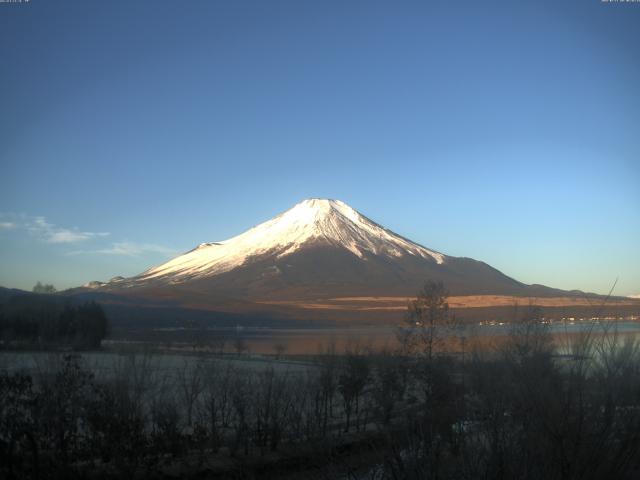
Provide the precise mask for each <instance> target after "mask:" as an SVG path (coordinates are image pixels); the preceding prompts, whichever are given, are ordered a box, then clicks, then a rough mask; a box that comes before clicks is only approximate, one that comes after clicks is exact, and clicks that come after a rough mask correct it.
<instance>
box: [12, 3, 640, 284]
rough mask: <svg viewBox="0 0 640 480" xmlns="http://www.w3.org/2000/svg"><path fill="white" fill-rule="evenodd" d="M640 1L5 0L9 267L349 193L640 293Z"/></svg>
mask: <svg viewBox="0 0 640 480" xmlns="http://www.w3.org/2000/svg"><path fill="white" fill-rule="evenodd" d="M461 7H462V8H461ZM633 7H637V5H623V4H620V5H618V4H615V3H608V2H599V1H598V2H592V3H585V2H579V1H569V2H563V3H562V4H558V3H557V2H552V1H540V2H535V3H531V4H526V5H521V4H517V5H516V4H513V2H506V1H488V2H483V3H482V4H481V5H480V4H477V2H471V1H468V2H462V3H460V2H458V3H456V5H455V6H454V5H442V4H441V3H440V2H437V3H424V2H408V3H407V4H404V5H403V6H402V8H399V7H398V6H394V5H389V4H384V3H377V2H373V3H371V4H367V5H366V6H365V5H361V4H348V5H347V4H343V3H341V2H328V3H323V4H318V3H314V2H293V1H282V2H275V3H273V4H268V5H267V4H264V3H260V2H239V3H235V2H216V3H215V4H213V3H201V2H195V3H191V4H189V5H177V4H159V3H157V2H150V1H141V2H136V3H135V4H131V3H128V2H121V1H115V2H107V3H104V4H93V3H92V4H91V5H88V4H87V2H81V1H75V0H74V1H62V2H56V4H55V5H54V4H52V3H51V2H39V1H35V0H34V1H30V2H23V3H15V4H14V3H11V4H9V3H7V4H0V56H1V57H0V58H2V59H3V62H4V65H5V68H4V74H3V79H4V80H5V85H4V88H3V89H1V90H0V104H1V105H3V114H2V115H1V116H0V167H1V168H2V172H3V175H2V176H1V177H0V285H3V286H5V287H9V288H21V289H26V290H30V289H31V288H32V287H33V286H34V285H35V284H36V282H37V281H40V282H44V283H50V284H53V285H55V286H56V288H58V289H59V290H62V289H66V288H70V287H75V286H80V285H83V284H85V283H87V282H89V281H93V280H99V281H106V280H108V279H109V278H112V277H115V276H120V275H121V276H125V277H130V276H133V275H136V274H138V273H141V272H143V271H145V270H147V269H149V268H150V267H152V266H154V265H159V264H161V263H164V262H165V261H167V260H168V259H170V258H172V257H175V256H177V255H179V254H181V253H183V252H186V251H188V250H189V249H191V248H193V247H194V246H196V245H198V244H200V243H205V242H213V241H221V240H224V239H228V238H232V237H234V236H236V235H239V234H241V233H242V232H244V231H246V230H248V229H249V228H251V227H252V226H255V225H258V224H260V223H262V222H264V221H267V220H269V219H271V218H273V217H275V216H276V215H278V214H280V213H282V212H284V211H286V210H287V209H289V208H291V207H292V206H293V205H295V204H297V203H299V202H300V201H302V199H309V198H332V199H340V200H341V201H343V202H345V203H346V204H347V205H349V206H351V207H352V208H354V209H355V210H357V211H358V212H360V213H362V214H363V215H365V216H367V217H368V218H370V219H372V220H373V221H375V222H377V223H379V224H380V225H382V226H384V227H385V228H388V229H390V230H391V231H393V232H395V233H397V234H399V235H402V236H403V237H406V238H408V239H409V240H411V241H412V242H416V243H418V244H420V245H423V246H425V247H427V248H429V249H433V250H436V251H438V252H442V253H444V254H446V255H450V256H461V257H470V258H473V259H476V260H480V261H483V262H485V263H487V264H489V265H491V266H493V267H495V268H497V269H498V270H500V271H501V272H503V273H504V274H506V275H508V276H510V277H512V278H514V279H516V280H518V281H520V282H523V283H526V284H542V285H546V286H549V287H554V288H560V289H564V290H574V289H576V290H582V291H585V292H594V293H599V294H607V293H608V292H609V290H610V289H611V287H612V286H613V285H614V282H616V279H617V285H616V289H615V291H614V292H613V294H614V295H620V296H631V295H638V294H640V268H639V267H640V251H639V249H638V247H637V243H638V242H637V239H638V238H640V189H639V188H638V185H640V142H639V141H638V135H637V132H638V130H639V127H640V95H638V85H640V61H638V59H637V48H636V46H637V45H638V43H639V42H640V30H639V29H638V28H637V25H638V22H639V21H640V8H633ZM418 288H419V286H417V288H416V289H418Z"/></svg>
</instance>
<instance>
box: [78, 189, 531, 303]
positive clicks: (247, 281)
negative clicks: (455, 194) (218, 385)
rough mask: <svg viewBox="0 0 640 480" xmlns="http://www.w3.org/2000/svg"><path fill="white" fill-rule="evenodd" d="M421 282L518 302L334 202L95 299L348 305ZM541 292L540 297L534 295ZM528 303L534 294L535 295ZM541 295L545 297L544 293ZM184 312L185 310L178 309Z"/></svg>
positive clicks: (497, 278)
mask: <svg viewBox="0 0 640 480" xmlns="http://www.w3.org/2000/svg"><path fill="white" fill-rule="evenodd" d="M427 279H435V280H441V281H443V282H444V283H445V284H446V286H447V287H448V288H449V290H450V291H451V292H452V294H510V295H511V294H521V293H524V289H526V288H529V289H531V288H538V287H530V286H527V285H524V284H522V283H520V282H517V281H516V280H514V279H512V278H510V277H508V276H506V275H504V274H502V273H501V272H499V271H498V270H496V269H494V268H492V267H491V266H489V265H487V264H485V263H483V262H479V261H476V260H473V259H470V258H462V257H452V256H448V255H445V254H443V253H440V252H437V251H435V250H433V249H429V248H426V247H424V246H422V245H420V244H418V243H415V242H412V241H410V240H408V239H406V238H404V237H402V236H400V235H398V234H396V233H394V232H392V231H390V230H388V229H386V228H384V227H383V226H381V225H379V224H377V223H376V222H374V221H372V220H370V219H369V218H367V217H366V216H364V215H362V214H361V213H359V212H358V211H357V210H355V209H353V208H352V207H350V206H349V205H347V204H346V203H344V202H341V201H339V200H328V199H317V198H315V199H309V200H304V201H303V202H300V203H298V204H297V205H295V206H294V207H293V208H291V209H289V210H287V211H285V212H284V213H282V214H280V215H278V216H276V217H275V218H273V219H271V220H268V221H266V222H264V223H262V224H260V225H258V226H256V227H253V228H251V229H250V230H247V231H246V232H244V233H242V234H240V235H238V236H236V237H233V238H231V239H229V240H224V241H218V242H208V243H201V244H200V245H198V246H197V247H196V248H194V249H193V250H190V251H188V252H186V253H184V254H183V255H180V256H178V257H176V258H174V259H172V260H170V261H168V262H166V263H164V264H162V265H159V266H157V267H153V268H151V269H149V270H147V271H145V272H143V273H141V274H140V275H137V276H135V277H131V278H126V279H122V278H118V279H117V281H110V282H109V283H106V284H98V283H91V284H88V287H89V288H92V289H93V290H97V291H110V292H119V293H123V292H127V294H135V295H145V296H162V298H171V299H176V300H178V301H181V302H183V300H184V299H185V298H189V299H191V303H192V304H193V299H194V298H196V297H197V298H198V302H197V303H198V305H202V302H205V303H207V304H209V303H210V304H212V305H213V306H214V307H215V306H216V305H217V304H218V303H219V302H220V301H221V299H234V301H235V300H238V301H242V302H246V301H249V302H259V303H261V304H263V303H264V301H265V300H268V301H271V300H278V301H284V300H300V299H319V298H336V297H351V296H386V295H395V296H412V295H415V293H416V292H417V291H418V290H419V289H420V287H421V286H422V284H423V283H424V281H425V280H427ZM540 288H544V287H540ZM536 294H540V293H539V292H536ZM543 294H544V292H543ZM183 303H184V302H183Z"/></svg>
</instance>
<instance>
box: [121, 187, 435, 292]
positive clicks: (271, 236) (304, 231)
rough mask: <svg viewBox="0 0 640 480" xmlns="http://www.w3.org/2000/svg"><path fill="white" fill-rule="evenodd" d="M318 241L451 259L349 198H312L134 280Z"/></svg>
mask: <svg viewBox="0 0 640 480" xmlns="http://www.w3.org/2000/svg"><path fill="white" fill-rule="evenodd" d="M316 242H321V243H328V244H331V245H333V246H338V247H342V248H344V249H346V250H348V251H350V252H351V253H353V254H354V255H356V256H358V257H360V258H362V259H366V255H367V254H373V255H382V256H387V257H403V256H406V255H411V256H416V257H422V258H424V259H427V260H429V261H432V262H434V263H436V264H443V263H445V261H446V259H447V257H446V256H445V255H443V254H441V253H439V252H435V251H433V250H429V249H427V248H425V247H423V246H421V245H418V244H416V243H413V242H411V241H409V240H407V239H405V238H403V237H401V236H399V235H396V234H395V233H393V232H391V231H390V230H387V229H385V228H383V227H382V226H380V225H378V224H377V223H375V222H373V221H371V220H369V219H368V218H367V217H365V216H364V215H361V214H360V213H358V212H357V211H356V210H354V209H353V208H351V207H350V206H349V205H347V204H346V203H344V202H341V201H339V200H326V199H309V200H305V201H303V202H301V203H299V204H297V205H295V206H294V207H293V208H291V209H290V210H287V211H286V212H284V213H282V214H280V215H278V216H277V217H275V218H273V219H272V220H269V221H267V222H264V223H262V224H260V225H258V226H256V227H254V228H252V229H250V230H248V231H246V232H245V233H243V234H241V235H238V236H236V237H233V238H231V239H229V240H225V241H223V242H213V243H203V244H200V245H199V246H198V247H196V248H195V249H193V250H191V251H189V252H187V253H185V254H183V255H181V256H179V257H176V258H174V259H173V260H170V261H169V262H167V263H165V264H163V265H160V266H158V267H155V268H152V269H150V270H147V271H146V272H144V273H142V274H141V275H139V276H138V277H135V278H134V279H133V280H134V281H136V282H146V281H149V280H156V279H157V280H161V281H169V282H171V283H180V282H182V281H185V280H188V279H194V278H199V277H210V276H215V275H219V274H221V273H225V272H228V271H230V270H232V269H234V268H236V267H239V266H241V265H243V264H244V263H245V262H246V261H247V259H249V258H251V257H254V256H259V255H264V254H270V255H275V256H276V257H277V258H282V257H285V256H287V255H289V254H291V253H293V252H295V251H297V250H299V249H300V248H302V247H304V246H305V245H307V244H314V243H316Z"/></svg>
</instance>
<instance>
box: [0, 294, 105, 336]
mask: <svg viewBox="0 0 640 480" xmlns="http://www.w3.org/2000/svg"><path fill="white" fill-rule="evenodd" d="M107 331H108V320H107V317H106V315H105V313H104V311H103V309H102V307H101V306H100V305H99V304H97V303H96V302H93V301H91V302H85V303H83V304H79V305H73V304H71V303H70V302H69V301H67V300H66V299H62V298H60V297H57V296H54V295H33V294H24V295H15V296H13V297H10V298H9V299H7V300H6V301H5V302H4V303H2V304H0V336H1V338H2V341H3V345H5V346H11V345H13V344H21V345H23V344H26V345H31V346H34V345H42V346H47V345H70V346H73V347H77V348H97V347H99V346H100V343H101V341H102V339H104V337H105V336H106V334H107Z"/></svg>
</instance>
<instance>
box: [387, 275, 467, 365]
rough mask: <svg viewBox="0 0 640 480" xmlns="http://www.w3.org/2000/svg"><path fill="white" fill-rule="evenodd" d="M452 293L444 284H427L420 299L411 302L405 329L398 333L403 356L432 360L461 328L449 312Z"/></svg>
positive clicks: (421, 292)
mask: <svg viewBox="0 0 640 480" xmlns="http://www.w3.org/2000/svg"><path fill="white" fill-rule="evenodd" d="M448 296H449V292H448V291H447V290H446V289H445V287H444V285H443V283H442V282H435V281H433V280H429V281H427V282H425V284H424V286H423V287H422V290H420V292H419V293H418V295H417V296H416V298H415V299H414V300H412V301H411V302H409V305H408V307H407V317H406V321H405V327H404V328H401V329H400V330H399V331H398V340H399V342H400V345H401V348H402V351H403V353H405V354H420V355H423V356H425V357H426V358H427V359H428V360H431V359H432V358H433V355H434V352H435V351H436V350H437V349H438V348H439V347H441V346H442V343H443V341H444V339H445V338H446V336H447V335H448V334H451V333H453V329H454V328H455V327H456V326H457V325H458V323H457V321H456V318H455V316H454V315H453V314H451V312H450V311H449V303H448V302H447V298H448Z"/></svg>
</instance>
